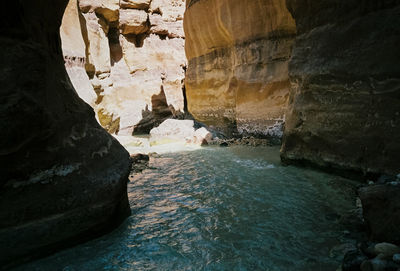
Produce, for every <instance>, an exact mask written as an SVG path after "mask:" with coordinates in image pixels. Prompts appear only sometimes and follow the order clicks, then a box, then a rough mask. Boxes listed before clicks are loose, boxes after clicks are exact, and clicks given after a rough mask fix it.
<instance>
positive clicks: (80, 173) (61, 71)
mask: <svg viewBox="0 0 400 271" xmlns="http://www.w3.org/2000/svg"><path fill="white" fill-rule="evenodd" d="M67 2H68V1H67V0H55V1H53V0H37V1H23V0H19V1H7V2H5V3H3V7H2V9H1V11H0V48H1V50H0V85H1V88H0V100H1V102H0V131H1V132H0V165H1V166H0V167H1V172H0V176H1V179H0V266H1V267H0V269H1V268H7V267H9V266H10V264H16V263H20V262H22V261H24V260H29V259H32V258H35V257H38V256H42V255H44V254H47V253H51V252H54V251H55V250H57V249H59V248H62V247H65V246H70V245H73V244H76V243H78V242H83V241H85V240H88V239H89V238H93V237H95V236H97V235H99V234H101V233H104V232H106V231H109V230H110V229H112V228H113V227H115V226H116V225H118V224H119V223H120V222H121V221H122V220H123V219H124V218H125V217H126V216H127V215H129V213H130V208H129V203H128V199H127V192H126V183H127V179H128V174H129V167H130V164H129V155H128V153H127V152H126V151H125V150H124V149H123V148H122V146H121V145H120V144H119V143H118V142H117V141H116V140H115V139H113V138H112V137H111V136H110V135H108V134H107V133H106V132H105V131H104V130H103V129H102V128H101V127H100V126H99V125H98V123H97V122H96V120H95V118H94V112H93V110H92V109H91V108H90V107H89V106H88V105H87V104H85V103H84V102H83V101H82V100H81V99H80V98H79V97H78V96H77V94H76V92H75V90H74V88H73V87H72V84H71V82H70V80H69V78H68V76H67V73H66V71H65V68H64V61H63V57H62V53H61V45H60V44H61V43H60V37H59V27H60V23H61V18H62V15H63V11H64V8H65V6H66V4H67Z"/></svg>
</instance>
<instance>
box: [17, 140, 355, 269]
mask: <svg viewBox="0 0 400 271" xmlns="http://www.w3.org/2000/svg"><path fill="white" fill-rule="evenodd" d="M354 188H355V184H354V183H353V182H351V181H350V180H347V179H343V178H341V177H337V176H333V175H329V174H324V173H321V172H316V171H313V170H308V169H301V168H295V167H283V166H282V165H281V164H280V161H279V150H278V148H276V147H246V146H235V147H231V148H218V147H208V148H203V149H201V150H197V151H192V152H179V153H170V154H164V155H161V156H156V157H152V158H151V160H150V168H149V169H146V170H144V171H143V173H141V174H137V175H135V176H134V177H133V179H131V182H130V183H129V184H128V196H129V201H130V205H131V210H132V215H131V216H130V217H129V218H128V219H127V221H126V222H125V223H124V224H123V225H121V226H120V227H119V228H118V229H117V230H116V231H115V232H113V233H111V234H109V235H107V236H104V237H101V238H99V239H97V240H94V241H91V242H89V243H86V244H83V245H80V246H78V247H75V248H72V249H69V250H66V251H64V252H60V253H58V254H55V255H54V256H51V257H49V258H47V259H43V260H40V261H37V262H34V263H31V264H28V265H26V266H22V267H21V268H19V269H16V270H21V271H22V270H43V271H46V270H49V271H50V270H54V267H57V270H68V271H73V270H271V271H279V270H286V271H290V270H336V268H337V267H338V266H339V265H340V262H341V260H342V257H343V254H344V252H345V251H346V250H349V249H351V248H352V247H353V246H354V240H353V239H352V238H351V236H350V235H349V231H348V228H347V227H348V225H346V224H345V221H346V217H348V215H349V214H350V213H351V212H352V211H354V208H355V194H354Z"/></svg>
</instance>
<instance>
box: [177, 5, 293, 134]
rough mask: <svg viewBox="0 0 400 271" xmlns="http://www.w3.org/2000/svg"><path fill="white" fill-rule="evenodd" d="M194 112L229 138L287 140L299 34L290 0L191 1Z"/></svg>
mask: <svg viewBox="0 0 400 271" xmlns="http://www.w3.org/2000/svg"><path fill="white" fill-rule="evenodd" d="M187 6H188V7H187V10H186V13H185V21H184V29H185V34H186V48H185V49H186V55H187V58H188V69H187V76H186V92H187V99H188V109H189V111H190V113H192V114H193V115H194V117H195V118H196V119H198V120H200V121H202V122H204V123H206V124H208V125H212V126H214V127H215V128H217V129H219V130H220V131H222V132H224V133H225V134H227V135H233V134H235V133H239V134H240V135H256V136H263V137H264V136H274V137H278V138H279V137H281V136H282V129H283V125H282V124H283V122H284V118H285V115H284V112H285V109H286V106H287V101H288V96H289V77H288V60H289V57H290V54H291V51H292V45H293V40H294V35H295V33H296V28H295V23H294V20H293V18H292V16H291V14H290V13H289V11H288V10H287V8H286V4H285V1H284V0H258V1H254V0H251V1H250V0H198V1H193V0H192V1H188V3H187Z"/></svg>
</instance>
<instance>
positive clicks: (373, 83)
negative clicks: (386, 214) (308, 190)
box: [282, 0, 400, 175]
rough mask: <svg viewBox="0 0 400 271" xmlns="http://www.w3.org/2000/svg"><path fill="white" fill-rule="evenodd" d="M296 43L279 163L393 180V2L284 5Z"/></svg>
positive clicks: (399, 112) (396, 115)
mask: <svg viewBox="0 0 400 271" xmlns="http://www.w3.org/2000/svg"><path fill="white" fill-rule="evenodd" d="M287 4H288V8H289V10H290V11H291V13H292V14H293V16H294V18H295V20H296V24H297V30H298V37H297V39H296V43H295V46H294V50H293V54H292V58H291V61H290V64H289V71H290V81H291V94H290V103H289V108H288V111H287V114H286V130H285V136H284V140H283V146H282V158H283V160H284V161H286V162H291V163H292V162H305V163H311V164H314V165H318V166H322V167H324V168H335V169H346V170H352V171H356V172H362V173H365V174H368V173H382V172H384V173H387V174H391V175H396V174H398V173H399V172H400V166H399V163H398V161H400V137H399V135H400V106H399V105H400V66H399V65H398V60H399V59H400V50H399V40H400V16H399V15H400V1H369V0H363V1H355V0H352V1H334V0H331V1H306V0H288V1H287Z"/></svg>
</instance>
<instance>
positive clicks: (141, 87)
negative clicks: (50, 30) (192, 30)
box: [62, 0, 186, 135]
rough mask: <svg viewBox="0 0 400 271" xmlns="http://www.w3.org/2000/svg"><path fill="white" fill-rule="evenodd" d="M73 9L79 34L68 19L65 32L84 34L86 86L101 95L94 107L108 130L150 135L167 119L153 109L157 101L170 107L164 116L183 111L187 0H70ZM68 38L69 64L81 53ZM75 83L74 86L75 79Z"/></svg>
mask: <svg viewBox="0 0 400 271" xmlns="http://www.w3.org/2000/svg"><path fill="white" fill-rule="evenodd" d="M72 2H74V3H72ZM70 5H71V7H70V10H71V11H72V10H73V12H74V13H76V12H75V9H76V10H77V13H78V15H79V19H80V30H81V31H78V30H77V29H76V24H75V22H74V23H71V20H69V19H68V16H66V17H64V20H63V27H62V30H64V32H67V33H70V32H74V33H81V35H82V38H80V39H83V40H84V41H85V46H84V50H85V55H84V57H85V61H84V62H85V68H86V72H87V74H88V76H89V78H90V83H89V79H88V80H86V83H85V85H87V84H89V85H91V87H92V88H93V89H94V91H93V92H92V93H96V94H97V99H96V101H95V103H94V104H91V105H92V106H93V107H94V109H95V111H96V113H97V117H98V119H99V122H100V123H101V125H102V126H103V127H104V128H106V129H107V130H108V131H109V132H111V133H117V134H120V135H131V134H132V133H134V132H148V131H149V130H150V129H151V128H152V127H153V126H154V125H156V124H157V123H161V121H162V120H163V119H158V117H159V114H153V113H152V112H153V111H154V110H156V111H160V110H163V111H164V108H162V109H160V108H153V105H154V104H159V103H154V102H153V101H154V100H155V99H157V97H163V98H164V100H163V101H162V104H163V105H164V104H167V109H168V110H167V111H168V112H165V114H163V117H165V115H166V116H167V117H172V116H174V114H176V113H178V112H181V111H182V112H183V109H184V98H183V92H182V91H183V80H184V77H185V70H184V69H185V66H186V58H185V53H184V33H183V12H184V9H185V2H184V0H173V1H167V0H153V1H150V0H123V1H119V0H102V1H97V0H78V3H76V2H75V1H72V0H71V1H70ZM66 14H68V12H67V13H66ZM75 21H76V20H75ZM64 37H65V39H64ZM70 38H71V36H67V35H63V39H62V41H63V52H64V55H66V56H67V59H70V58H71V57H68V55H69V54H70V52H71V51H72V57H76V56H78V55H81V52H82V51H81V50H79V52H78V50H72V48H73V47H74V46H76V45H75V44H74V41H75V40H76V38H75V37H72V38H73V40H72V42H71V41H70ZM67 66H68V62H67ZM71 79H72V81H73V82H74V81H76V80H77V79H76V75H74V74H72V75H71ZM76 88H77V89H78V88H80V87H79V86H76ZM82 89H88V88H86V87H85V88H83V87H82ZM84 92H85V93H86V91H84ZM85 100H86V99H85ZM166 113H168V114H166ZM149 116H151V119H149ZM143 119H145V121H143ZM143 123H145V127H143V126H142V124H143Z"/></svg>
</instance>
